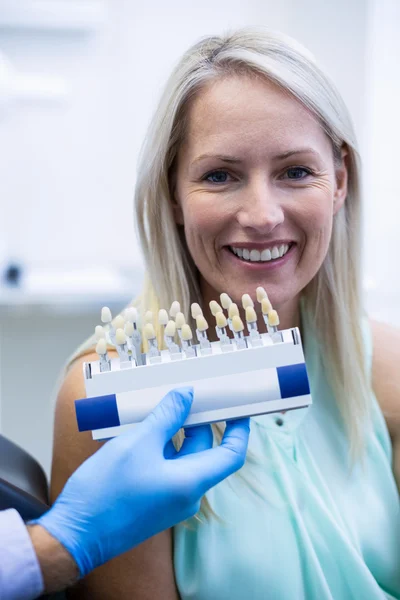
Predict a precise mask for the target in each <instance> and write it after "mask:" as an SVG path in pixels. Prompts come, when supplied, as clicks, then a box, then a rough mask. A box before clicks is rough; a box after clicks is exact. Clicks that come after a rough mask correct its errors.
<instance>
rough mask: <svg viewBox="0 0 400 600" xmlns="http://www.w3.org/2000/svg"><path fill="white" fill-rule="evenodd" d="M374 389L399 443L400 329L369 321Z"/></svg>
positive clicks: (391, 433)
mask: <svg viewBox="0 0 400 600" xmlns="http://www.w3.org/2000/svg"><path fill="white" fill-rule="evenodd" d="M370 324H371V331H372V339H373V354H372V386H373V389H374V392H375V394H376V397H377V400H378V402H379V404H380V407H381V409H382V412H383V414H384V416H385V419H386V422H387V425H388V428H389V432H390V435H391V437H392V439H393V440H394V439H397V440H399V439H400V329H399V328H398V327H393V326H392V325H388V324H386V323H380V322H378V321H374V320H372V319H371V320H370Z"/></svg>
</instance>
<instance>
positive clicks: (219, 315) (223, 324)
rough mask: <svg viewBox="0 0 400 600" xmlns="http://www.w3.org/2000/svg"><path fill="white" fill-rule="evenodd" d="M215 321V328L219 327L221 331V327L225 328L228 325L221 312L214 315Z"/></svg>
mask: <svg viewBox="0 0 400 600" xmlns="http://www.w3.org/2000/svg"><path fill="white" fill-rule="evenodd" d="M215 319H216V322H217V327H220V328H221V329H222V327H226V326H227V325H228V321H227V320H226V316H225V315H224V313H223V312H222V311H221V312H217V314H216V315H215Z"/></svg>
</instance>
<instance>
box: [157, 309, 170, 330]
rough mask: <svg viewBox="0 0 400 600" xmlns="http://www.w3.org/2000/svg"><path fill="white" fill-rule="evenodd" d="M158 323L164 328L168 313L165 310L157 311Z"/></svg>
mask: <svg viewBox="0 0 400 600" xmlns="http://www.w3.org/2000/svg"><path fill="white" fill-rule="evenodd" d="M158 322H159V323H160V325H164V326H166V325H167V323H168V313H167V311H166V310H165V308H161V309H160V310H159V311H158Z"/></svg>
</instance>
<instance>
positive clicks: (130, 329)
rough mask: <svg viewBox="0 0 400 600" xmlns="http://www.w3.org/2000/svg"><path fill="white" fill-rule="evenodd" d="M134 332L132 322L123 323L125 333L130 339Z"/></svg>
mask: <svg viewBox="0 0 400 600" xmlns="http://www.w3.org/2000/svg"><path fill="white" fill-rule="evenodd" d="M134 331H135V328H134V326H133V323H132V321H127V322H126V323H125V333H126V335H127V336H128V337H131V336H132V335H133V333H134Z"/></svg>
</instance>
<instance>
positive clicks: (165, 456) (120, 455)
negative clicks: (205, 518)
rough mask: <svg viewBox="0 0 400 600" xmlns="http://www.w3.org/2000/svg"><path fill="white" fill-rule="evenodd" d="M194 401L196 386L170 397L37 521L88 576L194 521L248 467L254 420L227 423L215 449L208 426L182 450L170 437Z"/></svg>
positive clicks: (101, 453) (95, 460) (79, 475)
mask: <svg viewBox="0 0 400 600" xmlns="http://www.w3.org/2000/svg"><path fill="white" fill-rule="evenodd" d="M192 401H193V390H192V388H181V389H179V390H174V391H173V392H170V393H169V394H167V396H165V398H163V400H162V401H161V402H160V404H158V406H157V407H156V408H155V409H154V411H153V412H152V413H151V414H150V415H149V416H148V417H147V418H146V419H145V420H144V421H143V422H142V423H140V424H138V425H137V426H136V427H135V428H134V429H132V430H130V431H128V432H126V433H124V434H122V435H120V436H119V437H116V438H114V439H112V440H110V441H109V442H107V443H106V444H105V445H104V446H102V447H101V448H100V449H99V450H98V451H97V452H96V453H95V454H94V455H93V456H91V457H90V458H89V459H88V460H86V461H85V462H84V463H83V464H82V465H81V466H80V467H79V469H77V471H75V473H74V474H73V475H72V476H71V477H70V479H69V480H68V481H67V483H66V485H65V487H64V489H63V491H62V493H61V495H60V496H59V497H58V499H57V500H56V502H55V504H54V506H53V507H52V508H51V509H50V510H49V512H47V513H46V514H45V515H43V516H42V517H41V518H40V519H38V520H37V521H36V523H37V524H38V525H41V526H42V527H44V528H45V529H47V531H48V532H49V533H50V534H51V535H52V536H53V537H55V538H56V539H57V540H59V542H60V543H61V544H63V546H65V548H66V549H67V550H68V551H69V552H70V554H71V555H72V557H73V558H74V560H75V561H76V563H77V565H78V567H79V571H80V575H81V576H82V577H83V576H85V575H86V574H87V573H89V572H90V571H91V570H92V569H94V568H96V567H98V566H99V565H101V564H103V563H105V562H106V561H108V560H110V559H111V558H113V557H115V556H117V555H118V554H121V553H123V552H126V551H127V550H129V549H131V548H133V547H134V546H136V545H137V544H140V543H141V542H143V541H144V540H145V539H147V538H148V537H151V536H153V535H155V534H156V533H159V532H160V531H163V530H165V529H168V528H169V527H172V526H173V525H175V524H176V523H179V522H181V521H184V520H185V519H187V518H189V517H191V516H193V515H194V514H195V513H196V512H197V511H198V510H199V508H200V500H201V497H202V496H203V495H204V494H205V492H206V491H207V490H208V489H209V488H210V487H212V486H214V485H215V484H217V483H219V482H220V481H221V480H222V479H224V478H225V477H227V476H228V475H230V474H231V473H233V472H234V471H236V470H237V469H239V468H240V467H241V466H243V464H244V461H245V455H246V451H247V443H248V436H249V419H241V420H240V421H235V422H234V421H231V422H229V423H227V426H226V431H225V435H224V438H223V440H222V443H221V445H220V446H218V447H216V448H212V442H213V437H212V432H211V428H210V426H209V425H201V426H198V427H192V428H189V429H187V430H186V436H187V437H186V439H185V441H184V443H183V446H182V448H181V450H180V451H179V452H176V450H175V448H174V446H173V443H172V441H171V438H172V436H173V435H175V433H177V431H178V430H179V429H180V427H182V424H183V423H184V421H185V420H186V418H187V416H188V414H189V412H190V407H191V404H192Z"/></svg>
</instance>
